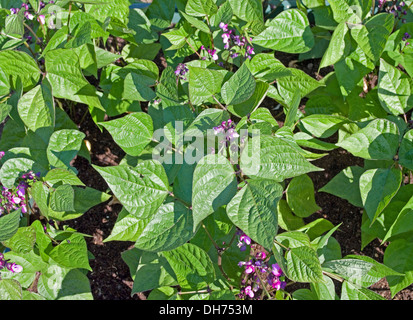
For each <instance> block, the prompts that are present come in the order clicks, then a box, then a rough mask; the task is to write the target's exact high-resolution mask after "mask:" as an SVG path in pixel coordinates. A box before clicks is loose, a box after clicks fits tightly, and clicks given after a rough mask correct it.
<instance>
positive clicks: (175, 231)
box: [135, 201, 194, 252]
mask: <svg viewBox="0 0 413 320" xmlns="http://www.w3.org/2000/svg"><path fill="white" fill-rule="evenodd" d="M193 229H194V227H193V219H192V211H191V210H190V209H188V208H187V207H186V206H184V205H183V204H182V203H180V202H178V201H175V202H169V203H167V204H164V205H162V206H160V207H159V209H158V211H157V212H156V214H155V215H154V217H153V219H152V220H151V221H150V222H149V223H148V224H147V225H146V226H145V229H144V230H143V231H142V233H141V234H140V235H139V237H138V239H137V241H136V243H135V247H136V248H138V249H141V250H144V251H155V252H156V251H168V250H173V249H175V248H177V247H179V246H181V245H183V244H184V243H186V242H188V241H189V240H190V239H191V238H192V237H193V236H194V232H193Z"/></svg>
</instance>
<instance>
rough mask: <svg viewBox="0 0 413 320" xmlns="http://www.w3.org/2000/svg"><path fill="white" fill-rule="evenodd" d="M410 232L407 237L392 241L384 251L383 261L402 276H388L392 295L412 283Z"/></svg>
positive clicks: (411, 242) (412, 262) (412, 260)
mask: <svg viewBox="0 0 413 320" xmlns="http://www.w3.org/2000/svg"><path fill="white" fill-rule="evenodd" d="M412 240H413V239H412V236H411V234H410V235H409V236H408V237H405V238H400V239H397V240H394V241H392V242H391V243H390V244H389V245H388V247H387V248H386V251H385V252H384V257H383V263H384V264H385V265H386V266H388V267H390V268H392V269H393V270H396V271H398V272H400V273H404V274H405V275H404V276H388V277H387V281H388V283H389V287H390V292H391V295H392V297H394V296H395V295H396V293H398V292H399V291H400V290H403V289H404V288H406V287H407V286H409V285H410V284H411V283H413V271H412V266H413V241H412Z"/></svg>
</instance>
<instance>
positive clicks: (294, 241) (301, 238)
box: [276, 231, 311, 249]
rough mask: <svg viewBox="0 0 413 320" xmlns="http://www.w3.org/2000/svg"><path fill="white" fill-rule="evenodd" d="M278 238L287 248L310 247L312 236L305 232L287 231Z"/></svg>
mask: <svg viewBox="0 0 413 320" xmlns="http://www.w3.org/2000/svg"><path fill="white" fill-rule="evenodd" d="M276 240H277V241H278V242H279V243H281V244H282V245H284V246H285V247H287V248H290V249H291V248H299V247H302V246H306V247H310V246H311V243H310V238H309V237H308V235H307V234H305V233H304V232H298V231H287V232H282V233H280V234H279V235H277V237H276Z"/></svg>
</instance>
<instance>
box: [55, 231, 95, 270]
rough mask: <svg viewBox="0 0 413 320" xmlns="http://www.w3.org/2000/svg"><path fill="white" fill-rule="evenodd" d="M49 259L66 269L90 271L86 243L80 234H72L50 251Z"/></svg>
mask: <svg viewBox="0 0 413 320" xmlns="http://www.w3.org/2000/svg"><path fill="white" fill-rule="evenodd" d="M50 257H51V258H52V259H53V260H54V261H55V262H57V263H58V264H59V265H61V266H63V267H66V268H83V269H87V270H90V271H92V268H91V267H90V265H89V259H88V253H87V246H86V241H85V239H84V238H83V236H82V235H80V234H76V233H74V234H72V235H71V236H70V237H69V238H67V239H65V240H62V242H61V243H60V244H59V245H58V246H56V247H54V248H53V249H52V250H51V251H50Z"/></svg>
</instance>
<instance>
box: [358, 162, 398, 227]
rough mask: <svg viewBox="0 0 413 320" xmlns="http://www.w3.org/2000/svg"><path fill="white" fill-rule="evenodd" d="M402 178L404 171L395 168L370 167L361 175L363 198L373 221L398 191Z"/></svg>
mask: <svg viewBox="0 0 413 320" xmlns="http://www.w3.org/2000/svg"><path fill="white" fill-rule="evenodd" d="M402 180H403V176H402V172H401V171H400V170H398V169H394V168H393V169H382V168H378V169H370V170H367V171H365V172H364V173H363V174H362V175H361V176H360V182H359V183H360V194H361V200H362V202H363V206H364V208H365V209H366V212H367V215H368V217H369V218H370V220H371V221H372V222H374V220H376V218H377V216H378V215H379V214H380V213H381V212H382V211H383V209H384V208H385V207H386V206H387V205H388V204H389V202H390V200H391V199H392V198H393V197H394V195H395V194H396V193H397V191H398V190H399V188H400V185H401V183H402Z"/></svg>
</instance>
